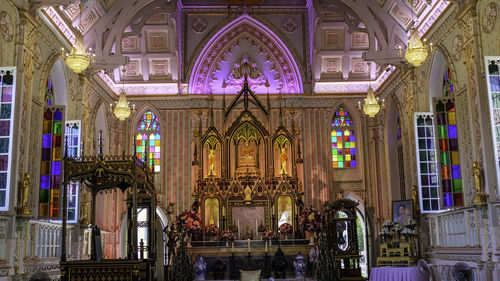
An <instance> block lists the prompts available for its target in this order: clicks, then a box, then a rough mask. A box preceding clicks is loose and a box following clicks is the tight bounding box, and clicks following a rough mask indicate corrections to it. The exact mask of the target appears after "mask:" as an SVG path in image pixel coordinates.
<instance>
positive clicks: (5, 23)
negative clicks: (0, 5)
mask: <svg viewBox="0 0 500 281" xmlns="http://www.w3.org/2000/svg"><path fill="white" fill-rule="evenodd" d="M0 30H1V31H2V32H1V33H2V37H3V39H5V41H7V42H10V41H11V40H12V38H14V27H13V25H12V19H11V18H10V16H9V14H7V12H6V11H1V12H0Z"/></svg>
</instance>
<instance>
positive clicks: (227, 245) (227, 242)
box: [226, 240, 229, 248]
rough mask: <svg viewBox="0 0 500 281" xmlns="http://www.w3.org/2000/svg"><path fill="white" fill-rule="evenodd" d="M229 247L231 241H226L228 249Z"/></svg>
mask: <svg viewBox="0 0 500 281" xmlns="http://www.w3.org/2000/svg"><path fill="white" fill-rule="evenodd" d="M227 247H229V240H226V248H227Z"/></svg>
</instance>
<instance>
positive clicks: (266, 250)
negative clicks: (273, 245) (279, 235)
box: [265, 240, 267, 254]
mask: <svg viewBox="0 0 500 281" xmlns="http://www.w3.org/2000/svg"><path fill="white" fill-rule="evenodd" d="M265 243H266V254H267V240H266V241H265Z"/></svg>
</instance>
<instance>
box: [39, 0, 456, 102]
mask: <svg viewBox="0 0 500 281" xmlns="http://www.w3.org/2000/svg"><path fill="white" fill-rule="evenodd" d="M61 2H62V3H61ZM208 3H209V4H208ZM241 3H247V4H248V6H245V5H241ZM79 4H83V7H84V9H83V12H82V11H81V10H80V7H81V5H79ZM32 5H33V7H34V8H42V9H41V12H42V13H44V14H45V15H46V16H47V17H48V18H50V19H51V21H52V23H53V24H54V25H55V26H56V28H57V29H58V30H59V31H60V32H61V33H63V34H64V35H65V36H66V37H67V39H68V41H70V42H71V41H72V40H73V41H74V38H68V37H72V36H71V34H73V36H74V34H75V33H77V32H81V33H82V34H83V35H84V42H85V46H86V47H87V48H92V49H93V51H94V52H95V54H96V59H95V63H94V65H93V71H94V72H96V76H97V77H99V78H98V79H99V80H100V81H101V82H102V83H103V85H104V84H106V85H107V86H108V87H109V88H110V89H111V90H113V91H114V92H116V93H117V92H118V91H119V89H120V88H121V87H122V86H121V84H122V83H123V84H125V85H126V86H125V87H126V92H127V94H148V95H156V94H176V93H207V92H214V93H218V92H220V91H221V86H222V84H224V83H225V84H224V85H226V84H227V83H229V82H230V81H229V80H231V79H232V80H231V81H232V82H231V83H233V84H234V83H236V82H234V80H235V77H238V76H237V74H238V71H239V70H238V69H240V68H241V67H242V59H243V58H244V56H246V57H247V58H248V59H249V60H248V65H250V64H253V65H254V68H255V71H256V72H255V74H254V76H255V75H257V76H258V75H260V76H258V77H260V78H259V79H260V80H259V82H256V85H257V84H258V86H256V87H261V88H260V90H259V91H261V92H264V91H265V90H266V89H265V88H263V87H264V86H263V85H265V82H268V83H269V84H270V87H269V89H270V91H271V92H278V91H282V92H284V93H303V92H311V91H315V92H318V93H321V92H327V93H342V92H364V91H366V89H367V87H368V86H367V85H368V84H367V83H368V82H369V81H371V83H372V85H374V86H375V87H377V86H378V85H380V84H381V83H382V82H383V81H384V80H385V79H386V78H387V77H388V76H389V75H390V73H391V72H392V70H393V69H394V67H393V66H398V65H400V64H401V62H402V59H401V57H400V56H399V55H398V50H397V49H396V46H402V47H403V48H404V46H405V42H407V38H408V32H409V29H410V28H411V27H413V26H416V27H417V28H418V30H419V32H420V34H421V35H423V34H424V33H425V32H426V31H427V30H428V29H429V28H430V26H431V25H432V24H433V23H434V22H435V21H436V20H437V19H438V18H439V16H440V15H441V14H442V13H443V11H444V10H445V9H446V7H447V6H448V5H449V2H447V1H444V0H364V1H360V0H357V1H353V0H330V1H326V0H324V1H319V0H307V1H301V0H292V1H290V0H278V1H277V0H261V1H259V0H246V1H242V0H228V1H220V0H215V1H201V0H182V1H178V2H175V1H173V0H172V1H166V0H134V1H132V0H130V1H125V0H120V1H116V0H100V1H97V0H87V1H82V3H80V2H78V1H77V2H74V1H69V0H62V1H61V0H53V1H50V0H48V1H44V0H32ZM242 16H246V17H247V19H248V20H247V21H248V24H247V25H248V26H249V27H248V28H246V27H244V28H242V29H241V28H240V29H239V31H240V32H246V33H247V34H249V35H248V36H242V34H235V33H233V34H234V37H235V38H236V37H238V38H240V39H239V40H236V41H235V40H231V39H234V38H228V39H223V37H221V36H222V35H221V31H222V30H227V29H228V25H230V24H235V23H238V22H240V21H241V19H240V20H238V19H239V18H241V17H242ZM252 24H253V25H254V26H253V27H250V25H252ZM249 28H250V29H249ZM251 28H254V29H253V31H252V29H251ZM249 32H250V33H249ZM251 32H253V33H259V32H260V33H262V36H261V38H258V37H259V36H255V34H251ZM215 37H217V38H219V39H217V40H219V41H217V42H216V41H214V40H215V39H214V38H215ZM224 40H225V41H224ZM244 40H247V41H244ZM262 40H264V41H262ZM229 41H230V42H232V43H231V46H220V45H221V44H222V45H224V44H226V43H228V42H229ZM245 42H247V43H245ZM228 44H229V43H228ZM242 44H243V45H244V44H247V45H248V44H250V45H248V46H247V45H244V46H243V45H242ZM273 44H274V45H273ZM209 45H210V46H211V47H210V48H209V47H207V46H209ZM282 45H284V46H287V47H284V48H283V47H282ZM242 46H243V47H242ZM252 48H253V49H252ZM242 50H243V51H242ZM252 50H253V51H252ZM276 50H279V52H281V53H282V55H281V56H282V59H281V60H279V59H278V57H279V56H280V55H279V54H278V53H276V52H275V51H276ZM207 52H212V53H213V54H212V55H213V60H215V61H212V60H211V59H210V56H209V54H208V53H207ZM254 52H255V53H254ZM207 58H208V60H209V61H208V62H207ZM287 61H288V64H287V63H285V62H287ZM224 63H225V64H224ZM224 65H227V66H224ZM224 67H226V68H224ZM287 69H288V70H290V71H291V72H290V74H285V73H288V70H287ZM203 71H205V72H206V73H205V72H203ZM259 71H260V72H261V73H260V74H258V73H257V72H259ZM201 73H204V74H201ZM221 73H223V75H222V74H221ZM233 74H236V75H233ZM200 75H201V76H200ZM203 75H204V76H203ZM257 76H255V77H256V78H255V79H256V80H258V79H257ZM199 77H204V78H203V79H205V80H203V81H202V80H201V79H198V78H199ZM293 77H295V78H293ZM288 78H289V79H288ZM196 79H197V80H196ZM236 80H237V79H236ZM293 81H295V82H293ZM298 81H300V82H298ZM195 83H201V84H203V86H201V84H200V85H197V84H195ZM289 83H292V84H293V83H300V85H298V84H297V85H296V86H291V85H292V84H289ZM356 83H357V86H356ZM353 85H354V86H353Z"/></svg>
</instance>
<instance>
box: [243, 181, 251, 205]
mask: <svg viewBox="0 0 500 281" xmlns="http://www.w3.org/2000/svg"><path fill="white" fill-rule="evenodd" d="M250 203H252V189H251V188H250V186H249V185H247V186H246V187H245V204H250Z"/></svg>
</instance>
